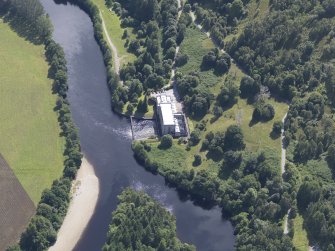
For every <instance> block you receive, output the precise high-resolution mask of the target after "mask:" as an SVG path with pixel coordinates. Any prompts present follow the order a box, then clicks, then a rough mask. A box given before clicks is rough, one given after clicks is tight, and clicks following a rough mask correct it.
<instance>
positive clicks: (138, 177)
mask: <svg viewBox="0 0 335 251" xmlns="http://www.w3.org/2000/svg"><path fill="white" fill-rule="evenodd" d="M41 2H42V3H43V5H44V7H45V9H46V11H47V13H48V14H49V15H50V17H51V20H52V23H53V26H54V39H55V40H56V41H57V42H58V43H60V44H61V46H62V47H63V48H64V50H65V54H66V59H67V62H68V69H69V76H68V77H69V88H70V89H69V96H68V98H69V101H70V104H71V112H72V116H73V119H74V121H75V124H76V125H77V127H78V129H79V134H80V140H81V146H82V151H83V153H84V154H85V156H86V157H87V159H88V160H89V161H90V163H92V165H93V166H94V169H95V172H96V175H97V177H98V178H99V181H100V194H99V199H98V203H97V207H96V210H95V212H94V214H93V216H92V219H91V221H90V222H89V225H88V226H87V229H86V231H85V232H84V234H83V236H82V238H81V240H80V241H79V243H78V244H77V246H76V248H75V250H80V251H86V250H87V251H88V250H89V251H95V250H100V249H101V246H102V245H103V243H104V242H105V238H106V233H107V230H108V224H109V223H110V221H111V213H112V211H113V210H114V209H115V208H116V206H117V195H118V194H120V193H121V191H122V190H123V189H124V188H125V187H128V186H132V187H134V188H136V189H143V190H144V191H145V192H147V193H148V194H149V195H150V196H152V197H154V198H155V199H157V200H158V201H159V202H160V203H162V204H163V205H164V206H165V207H166V208H168V209H169V210H170V211H171V212H172V213H173V214H174V215H175V216H176V219H177V233H178V237H179V238H180V239H181V240H182V241H185V242H188V243H192V244H194V245H195V246H196V247H197V250H200V251H218V250H220V251H225V250H233V249H234V248H233V247H234V242H235V238H234V235H233V231H234V230H233V227H232V225H231V223H230V222H229V221H227V220H224V219H222V216H221V210H220V209H219V208H218V207H214V208H212V209H210V210H209V209H203V208H201V207H199V206H196V205H194V203H193V202H192V201H190V200H186V199H183V196H180V195H179V194H178V193H177V192H176V190H175V189H173V188H170V187H168V186H167V185H166V184H165V181H164V178H162V177H160V176H157V175H153V174H151V173H149V172H147V171H145V169H144V168H143V167H141V166H139V165H138V164H137V163H136V161H135V159H134V158H133V153H132V150H131V131H130V124H129V121H128V120H127V119H124V118H119V117H118V116H117V115H116V114H114V113H113V112H112V111H111V104H110V94H109V91H108V88H107V84H106V72H105V67H104V64H103V58H102V54H101V52H100V50H99V47H98V44H97V43H96V41H95V40H94V37H93V27H92V23H91V21H90V19H89V17H88V16H87V15H86V14H85V13H84V12H83V11H82V10H80V9H79V8H78V7H76V6H72V5H57V4H55V3H54V2H53V1H52V0H42V1H41ZM176 168H178V167H176ZM78 214H80V212H78Z"/></svg>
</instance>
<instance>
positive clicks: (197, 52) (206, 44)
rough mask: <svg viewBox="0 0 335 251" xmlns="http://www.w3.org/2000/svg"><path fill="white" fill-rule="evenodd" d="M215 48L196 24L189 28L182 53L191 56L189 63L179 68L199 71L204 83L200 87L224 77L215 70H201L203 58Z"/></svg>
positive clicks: (214, 83)
mask: <svg viewBox="0 0 335 251" xmlns="http://www.w3.org/2000/svg"><path fill="white" fill-rule="evenodd" d="M213 48H215V46H214V44H213V42H212V40H211V39H209V38H208V37H207V36H206V34H204V33H203V32H201V31H200V30H199V29H198V28H197V27H195V26H194V25H192V26H190V27H188V28H187V31H186V35H185V39H184V41H183V43H182V44H181V47H180V53H181V54H186V55H188V57H189V60H188V62H187V64H185V65H183V66H182V67H180V68H178V71H180V72H182V73H183V74H187V73H190V72H194V71H197V72H198V73H199V76H200V79H201V82H202V85H201V86H199V87H198V88H199V89H201V88H204V89H206V88H208V87H213V86H215V85H216V84H217V83H218V82H220V81H221V80H222V79H223V77H222V76H217V75H215V74H214V72H213V70H208V71H201V68H200V67H201V63H202V58H203V56H204V55H206V54H207V53H208V52H209V51H210V50H211V49H213Z"/></svg>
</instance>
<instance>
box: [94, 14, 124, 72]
mask: <svg viewBox="0 0 335 251" xmlns="http://www.w3.org/2000/svg"><path fill="white" fill-rule="evenodd" d="M110 11H111V10H110ZM99 14H100V18H101V22H102V28H103V30H104V33H105V35H106V38H107V42H108V44H109V46H110V47H111V49H112V52H113V61H114V69H115V72H116V73H117V74H119V72H120V58H119V55H118V52H117V48H116V46H115V45H114V44H113V42H112V39H111V38H110V36H109V34H108V31H107V28H106V24H105V20H104V18H103V17H102V14H101V11H99Z"/></svg>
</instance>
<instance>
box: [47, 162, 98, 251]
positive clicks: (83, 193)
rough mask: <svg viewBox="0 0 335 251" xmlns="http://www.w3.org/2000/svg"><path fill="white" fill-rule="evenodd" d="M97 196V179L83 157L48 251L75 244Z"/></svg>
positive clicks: (71, 247)
mask: <svg viewBox="0 0 335 251" xmlns="http://www.w3.org/2000/svg"><path fill="white" fill-rule="evenodd" d="M98 197H99V180H98V178H97V176H96V175H95V172H94V169H93V166H92V165H91V164H90V163H89V162H88V161H87V159H85V157H84V158H83V160H82V165H81V167H80V169H79V171H78V175H77V178H76V180H75V181H74V182H73V184H72V199H71V203H70V207H69V210H68V213H67V215H66V217H65V219H64V222H63V225H62V227H61V228H60V230H59V232H58V235H57V241H56V243H55V245H54V246H52V247H51V248H50V249H49V251H65V250H66V251H70V250H73V248H74V247H75V246H76V244H77V242H78V241H79V239H80V237H81V235H82V234H83V232H84V230H85V228H86V226H87V224H88V222H89V220H90V219H91V217H92V215H93V213H94V210H95V207H96V204H97V201H98Z"/></svg>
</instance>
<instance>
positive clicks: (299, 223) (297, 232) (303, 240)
mask: <svg viewBox="0 0 335 251" xmlns="http://www.w3.org/2000/svg"><path fill="white" fill-rule="evenodd" d="M303 222H304V220H303V218H302V216H301V215H299V214H298V215H297V217H296V218H295V219H294V220H293V224H294V236H293V245H294V247H295V248H296V249H297V250H298V251H306V250H308V247H309V245H308V238H307V232H306V230H305V229H304V227H303Z"/></svg>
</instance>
